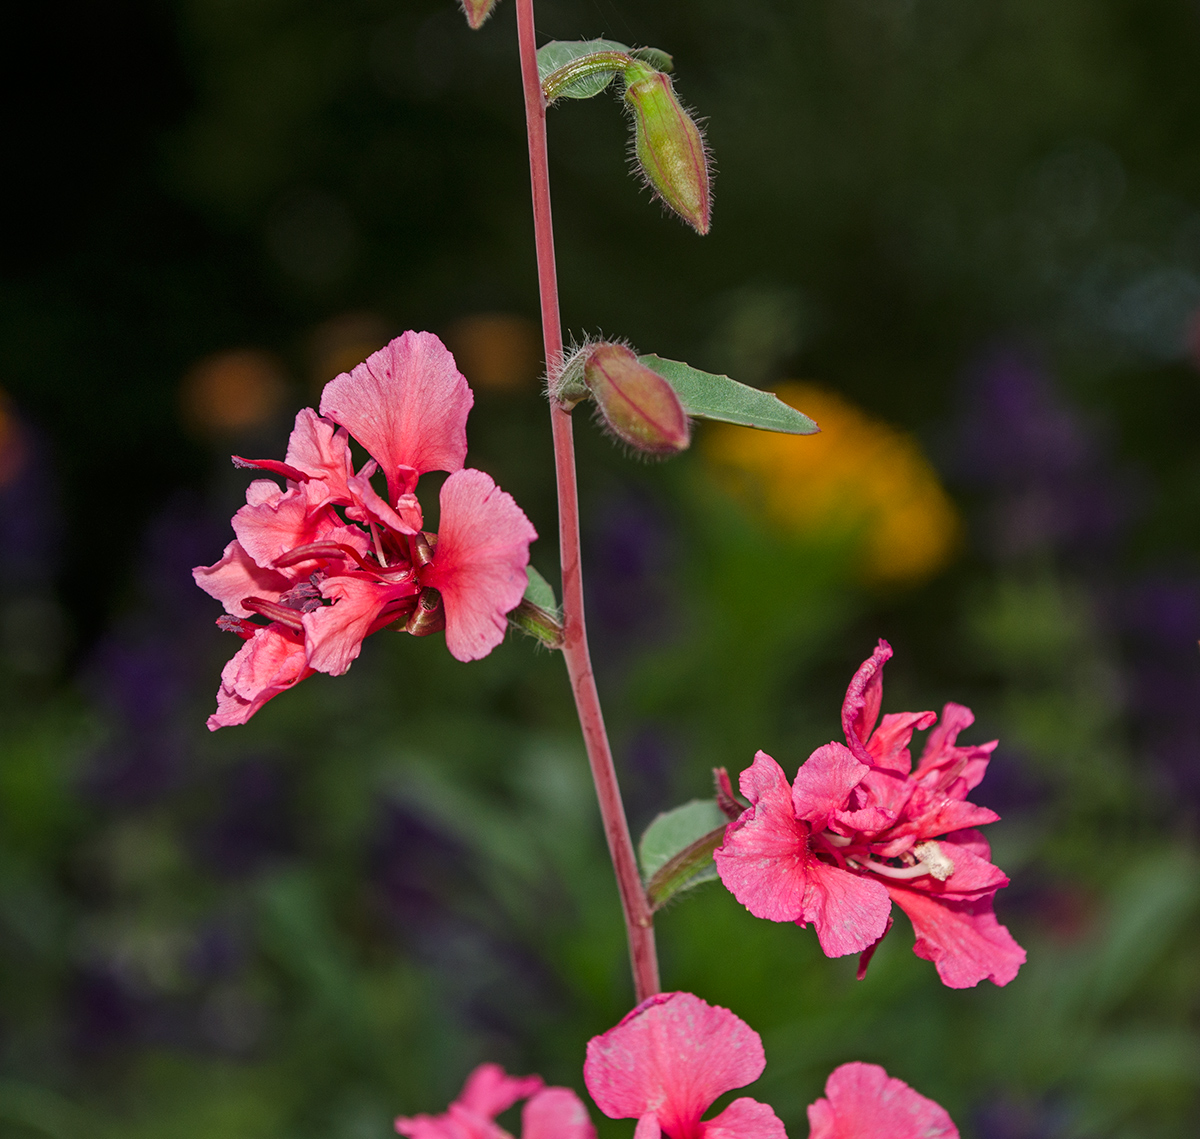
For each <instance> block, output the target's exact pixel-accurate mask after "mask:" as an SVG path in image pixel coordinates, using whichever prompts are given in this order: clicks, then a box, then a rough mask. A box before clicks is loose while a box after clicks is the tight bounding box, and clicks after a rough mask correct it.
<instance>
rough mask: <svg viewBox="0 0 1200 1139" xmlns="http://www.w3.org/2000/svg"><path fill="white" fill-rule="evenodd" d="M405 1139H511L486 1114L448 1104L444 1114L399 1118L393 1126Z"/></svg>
mask: <svg viewBox="0 0 1200 1139" xmlns="http://www.w3.org/2000/svg"><path fill="white" fill-rule="evenodd" d="M393 1126H394V1127H395V1128H396V1130H397V1131H398V1132H399V1133H400V1134H401V1135H407V1136H408V1139H511V1136H509V1134H508V1132H506V1131H505V1130H504V1129H503V1128H502V1127H500V1126H498V1125H497V1124H496V1123H494V1122H492V1120H491V1119H489V1118H488V1117H487V1116H486V1115H479V1114H478V1113H477V1112H474V1111H468V1110H467V1109H466V1108H465V1107H463V1106H462V1104H460V1103H452V1104H451V1105H450V1107H449V1108H448V1109H447V1111H446V1113H445V1114H444V1115H417V1116H414V1117H413V1118H412V1119H406V1118H405V1117H404V1116H400V1117H399V1118H398V1119H397V1120H396V1121H395V1123H394V1125H393Z"/></svg>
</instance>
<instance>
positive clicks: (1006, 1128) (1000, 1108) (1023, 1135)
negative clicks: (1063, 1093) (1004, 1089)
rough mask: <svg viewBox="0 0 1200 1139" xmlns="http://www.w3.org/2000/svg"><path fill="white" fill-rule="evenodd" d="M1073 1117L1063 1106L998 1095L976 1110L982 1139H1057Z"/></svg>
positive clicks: (977, 1126)
mask: <svg viewBox="0 0 1200 1139" xmlns="http://www.w3.org/2000/svg"><path fill="white" fill-rule="evenodd" d="M1069 1122H1070V1117H1069V1115H1068V1113H1067V1112H1066V1111H1064V1110H1063V1109H1062V1108H1061V1107H1058V1106H1055V1105H1053V1104H1050V1103H1048V1102H1045V1101H1042V1100H1036V1099H1014V1098H1012V1097H1011V1096H1008V1095H1002V1096H997V1097H996V1098H995V1099H992V1100H989V1101H988V1102H987V1103H985V1104H983V1105H982V1106H980V1107H979V1108H977V1109H976V1111H975V1133H976V1134H977V1135H978V1136H979V1139H1056V1137H1057V1136H1059V1135H1064V1134H1066V1132H1067V1125H1068V1124H1069Z"/></svg>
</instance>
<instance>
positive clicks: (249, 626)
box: [217, 614, 266, 641]
mask: <svg viewBox="0 0 1200 1139" xmlns="http://www.w3.org/2000/svg"><path fill="white" fill-rule="evenodd" d="M217 628H218V629H220V630H221V632H222V633H237V635H238V636H239V637H241V638H242V640H243V641H248V640H249V639H250V638H251V637H253V636H254V634H255V633H257V632H258V630H259V629H265V628H266V626H265V625H256V624H255V623H254V622H253V621H247V620H246V619H245V618H244V617H230V616H229V615H228V614H222V615H221V616H220V617H218V618H217Z"/></svg>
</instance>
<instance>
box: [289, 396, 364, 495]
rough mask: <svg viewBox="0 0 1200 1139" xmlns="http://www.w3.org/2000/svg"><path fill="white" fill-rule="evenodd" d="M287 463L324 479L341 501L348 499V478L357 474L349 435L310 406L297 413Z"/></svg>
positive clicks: (331, 493) (332, 492)
mask: <svg viewBox="0 0 1200 1139" xmlns="http://www.w3.org/2000/svg"><path fill="white" fill-rule="evenodd" d="M287 463H288V465H289V466H292V467H295V468H297V469H298V470H301V471H303V472H304V473H305V474H306V475H308V476H309V477H310V478H315V479H321V480H322V481H323V482H324V483H325V485H326V486H327V487H328V488H329V492H330V495H331V497H332V498H334V499H336V500H337V501H338V502H346V501H348V500H349V497H350V496H349V494H348V493H347V490H346V480H347V479H348V478H350V476H351V475H353V474H354V464H353V460H352V459H351V456H350V438H349V436H348V435H347V434H346V432H345V431H344V430H339V428H338V426H337V424H336V423H331V422H330V421H329V420H328V419H322V418H321V417H320V416H319V415H318V414H317V413H316V412H315V411H313V409H312V408H311V407H305V408H301V409H300V411H299V412H297V413H296V425H295V427H293V428H292V434H291V438H290V439H288V449H287Z"/></svg>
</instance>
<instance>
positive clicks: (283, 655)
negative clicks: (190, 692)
mask: <svg viewBox="0 0 1200 1139" xmlns="http://www.w3.org/2000/svg"><path fill="white" fill-rule="evenodd" d="M311 675H312V669H311V668H308V667H307V658H306V656H305V652H304V646H303V645H302V644H301V643H300V641H299V638H298V637H297V636H296V635H295V634H294V633H292V632H291V630H289V629H285V628H284V627H283V626H282V625H266V626H264V627H263V628H261V629H259V630H258V631H257V632H256V633H255V634H254V636H252V637H251V638H250V639H249V640H248V641H246V642H245V643H244V644H243V645H242V647H241V648H240V649H238V651H237V652H236V653H235V654H234V655H233V657H232V658H231V659H230V660H229V662H228V663H227V664H226V665H225V667H224V668H223V669H222V670H221V687H220V689H219V690H218V691H217V710H216V712H214V713H213V715H211V716H209V718H208V730H209V731H210V732H215V731H216V730H217V729H218V728H228V727H232V726H233V725H235V724H244V723H245V722H246V721H247V720H249V719H250V717H251V716H253V715H254V713H255V712H257V711H258V710H259V708H261V707H262V706H263V705H264V704H265V703H266V702H267V701H268V700H271V699H273V698H274V697H276V696H278V695H279V694H280V693H281V692H285V691H287V689H289V688H291V687H292V686H293V685H295V684H297V683H299V682H300V681H301V680H303V679H304V678H305V677H306V676H311Z"/></svg>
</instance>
